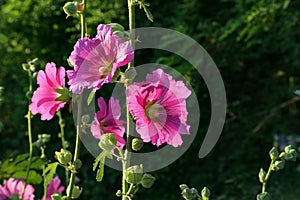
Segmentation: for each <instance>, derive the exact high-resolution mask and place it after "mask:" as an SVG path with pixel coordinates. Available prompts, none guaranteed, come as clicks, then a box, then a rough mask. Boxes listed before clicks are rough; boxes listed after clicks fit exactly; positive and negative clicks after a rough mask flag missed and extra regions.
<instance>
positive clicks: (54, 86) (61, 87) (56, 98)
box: [29, 62, 69, 120]
mask: <svg viewBox="0 0 300 200" xmlns="http://www.w3.org/2000/svg"><path fill="white" fill-rule="evenodd" d="M65 75H66V72H65V68H63V67H59V68H58V69H56V65H55V63H53V62H51V63H47V64H46V68H45V71H43V70H40V71H39V73H38V75H37V83H38V84H39V87H38V88H37V90H36V91H35V92H34V93H33V96H32V99H31V101H32V103H31V104H30V105H29V109H30V111H31V112H32V114H34V115H36V114H37V113H39V114H41V115H42V116H41V119H42V120H50V119H52V118H53V116H54V114H55V113H56V112H57V111H58V110H59V109H60V108H63V107H64V106H65V104H66V102H67V101H68V100H69V92H68V89H67V88H65Z"/></svg>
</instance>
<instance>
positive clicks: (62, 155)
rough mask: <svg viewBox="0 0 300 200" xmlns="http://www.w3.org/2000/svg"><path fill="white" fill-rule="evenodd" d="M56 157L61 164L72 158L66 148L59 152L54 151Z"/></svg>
mask: <svg viewBox="0 0 300 200" xmlns="http://www.w3.org/2000/svg"><path fill="white" fill-rule="evenodd" d="M55 156H56V159H57V160H58V162H60V163H61V164H63V165H66V164H68V163H69V162H71V160H72V153H71V152H70V151H68V150H65V149H61V150H60V152H58V151H56V152H55Z"/></svg>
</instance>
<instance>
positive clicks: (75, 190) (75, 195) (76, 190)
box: [67, 185, 82, 199]
mask: <svg viewBox="0 0 300 200" xmlns="http://www.w3.org/2000/svg"><path fill="white" fill-rule="evenodd" d="M81 192H82V188H79V186H75V185H74V187H73V191H72V195H71V198H72V199H77V198H78V197H79V196H80V195H81ZM69 193H70V187H68V188H67V195H68V196H69Z"/></svg>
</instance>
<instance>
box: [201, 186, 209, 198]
mask: <svg viewBox="0 0 300 200" xmlns="http://www.w3.org/2000/svg"><path fill="white" fill-rule="evenodd" d="M201 196H202V199H203V200H208V199H209V196H210V191H209V189H208V188H207V187H204V188H203V189H202V191H201Z"/></svg>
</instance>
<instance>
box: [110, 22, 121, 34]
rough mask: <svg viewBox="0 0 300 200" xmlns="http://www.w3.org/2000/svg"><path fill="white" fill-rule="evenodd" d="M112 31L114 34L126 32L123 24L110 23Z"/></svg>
mask: <svg viewBox="0 0 300 200" xmlns="http://www.w3.org/2000/svg"><path fill="white" fill-rule="evenodd" d="M108 25H109V26H110V27H111V29H112V30H113V32H115V31H124V30H125V29H124V27H123V26H122V25H121V24H118V23H110V24H108Z"/></svg>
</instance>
